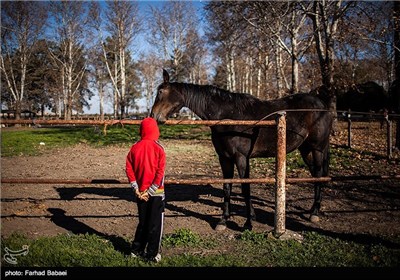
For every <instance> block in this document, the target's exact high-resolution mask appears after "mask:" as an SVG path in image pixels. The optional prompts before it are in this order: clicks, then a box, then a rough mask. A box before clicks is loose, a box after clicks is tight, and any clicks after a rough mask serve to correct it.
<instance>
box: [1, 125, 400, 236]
mask: <svg viewBox="0 0 400 280" xmlns="http://www.w3.org/2000/svg"><path fill="white" fill-rule="evenodd" d="M375 126H377V127H375ZM357 127H359V128H357ZM353 133H354V137H353V141H354V142H353V149H354V150H352V153H351V155H350V156H351V157H352V158H353V157H356V158H358V157H359V164H356V165H354V166H352V165H345V162H346V160H348V157H349V156H348V155H343V158H342V157H340V158H334V159H333V163H332V166H333V167H334V168H333V170H332V172H331V175H333V176H339V175H360V174H364V175H369V174H381V175H395V174H397V175H399V174H400V167H399V166H400V164H399V163H400V160H399V159H400V156H399V154H398V153H395V154H394V156H395V158H394V159H393V160H390V161H387V160H386V159H385V151H386V148H385V140H384V137H385V130H384V129H383V130H381V129H380V128H379V124H373V123H366V124H360V125H359V126H357V125H356V124H353ZM382 135H383V136H382ZM382 139H383V140H382ZM346 141H347V132H346V128H345V124H342V125H341V128H340V130H339V131H338V134H337V135H336V136H335V137H333V139H332V149H333V150H334V149H335V148H337V147H338V146H345V145H346V143H347V142H346ZM161 142H162V144H163V145H164V147H165V149H166V152H167V170H166V179H189V178H196V179H198V178H210V177H212V178H221V171H220V167H219V164H218V160H217V157H216V154H215V152H214V149H213V147H212V144H211V141H208V140H198V141H197V140H162V139H161ZM128 150H129V146H123V147H121V146H120V147H116V146H114V147H105V148H93V147H90V146H88V145H85V144H79V145H76V146H74V147H69V148H64V149H53V150H49V151H46V152H45V153H44V154H43V155H40V156H29V157H28V156H18V157H2V158H1V176H2V177H3V178H54V179H95V178H96V179H108V178H120V179H124V178H125V171H124V168H125V156H126V154H127V152H128ZM342 160H343V162H344V163H343V164H342V163H341V161H342ZM273 174H274V164H273V161H271V162H269V163H268V161H265V162H264V161H262V162H259V161H253V160H252V169H251V177H252V178H262V177H266V176H270V177H273ZM288 176H293V177H296V176H309V173H308V171H307V170H305V169H303V168H295V169H293V170H288ZM232 193H233V194H232V199H231V201H232V214H233V216H232V218H231V220H230V221H229V223H228V229H227V230H225V231H224V232H216V231H215V230H214V227H215V225H216V223H217V221H218V220H219V218H220V216H221V214H222V210H221V207H222V202H223V191H222V185H221V184H208V185H167V186H166V201H167V204H166V212H165V225H164V233H165V234H168V233H172V232H174V230H176V229H180V228H188V229H190V230H191V231H193V232H195V233H198V234H200V235H214V236H225V237H228V238H231V237H232V236H234V235H236V234H238V233H240V232H241V231H242V226H243V225H244V222H245V206H244V201H243V198H242V196H241V189H240V186H239V185H238V184H234V186H233V189H232ZM251 194H252V197H253V200H252V201H253V205H254V207H255V211H256V216H257V220H256V221H255V222H254V224H253V230H254V231H256V232H267V231H271V230H272V229H273V228H274V203H275V202H274V191H273V186H272V185H265V184H264V185H263V184H253V185H252V186H251ZM313 196H314V193H313V185H312V184H309V183H301V184H296V185H294V184H292V185H287V193H286V198H287V200H286V211H287V212H286V228H287V229H289V230H293V231H297V232H301V231H318V232H321V233H324V234H326V235H330V236H336V237H344V238H345V237H348V238H356V239H365V238H391V237H395V238H397V237H399V236H400V180H384V181H374V180H369V181H350V182H335V183H331V184H329V185H328V186H327V187H325V188H323V201H322V211H323V215H322V216H321V220H320V222H318V223H312V222H310V221H309V220H308V215H307V211H308V210H309V209H310V207H311V205H312V203H313ZM133 197H134V196H133V193H132V191H131V189H130V187H129V185H128V184H126V185H125V184H117V185H111V184H104V185H99V184H97V185H67V184H66V185H51V184H43V185H34V184H31V185H28V184H2V186H1V235H2V237H6V236H9V235H10V234H11V233H13V232H22V233H25V234H26V235H28V236H30V237H38V236H53V235H57V234H60V233H65V232H73V233H96V234H99V235H101V236H105V237H111V236H117V237H124V238H127V239H129V240H131V239H132V238H133V234H134V231H135V228H136V225H137V222H138V219H137V209H136V204H135V202H134V201H133Z"/></svg>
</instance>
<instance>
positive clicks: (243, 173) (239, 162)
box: [236, 155, 256, 230]
mask: <svg viewBox="0 0 400 280" xmlns="http://www.w3.org/2000/svg"><path fill="white" fill-rule="evenodd" d="M249 166H250V164H249V159H247V158H246V157H245V156H244V155H238V156H237V157H236V167H237V170H238V174H239V177H240V178H241V179H243V178H249V177H250V168H249ZM242 195H243V197H244V200H245V203H246V215H247V220H246V223H245V224H244V226H243V228H244V229H248V230H252V229H253V226H252V220H253V221H254V220H255V219H256V214H255V212H254V207H253V204H252V202H251V197H250V184H249V183H242Z"/></svg>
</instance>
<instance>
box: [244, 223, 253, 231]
mask: <svg viewBox="0 0 400 280" xmlns="http://www.w3.org/2000/svg"><path fill="white" fill-rule="evenodd" d="M243 230H250V231H251V230H253V225H252V224H251V222H250V221H247V222H246V223H245V224H244V225H243Z"/></svg>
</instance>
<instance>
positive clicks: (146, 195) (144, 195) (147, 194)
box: [139, 190, 149, 201]
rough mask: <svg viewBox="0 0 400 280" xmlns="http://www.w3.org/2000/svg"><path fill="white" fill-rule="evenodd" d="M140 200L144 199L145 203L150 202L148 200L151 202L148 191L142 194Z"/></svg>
mask: <svg viewBox="0 0 400 280" xmlns="http://www.w3.org/2000/svg"><path fill="white" fill-rule="evenodd" d="M139 198H140V199H142V200H144V201H148V200H149V193H148V192H147V190H146V191H144V192H142V193H141V194H140V197H139Z"/></svg>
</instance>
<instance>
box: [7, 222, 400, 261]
mask: <svg viewBox="0 0 400 280" xmlns="http://www.w3.org/2000/svg"><path fill="white" fill-rule="evenodd" d="M303 237H304V240H303V241H302V242H299V241H295V240H288V241H281V240H276V239H274V238H269V237H267V235H265V234H264V233H256V232H252V231H244V232H243V233H241V234H239V235H238V236H237V237H236V238H233V239H231V240H227V239H226V237H219V238H216V237H201V236H199V235H197V234H195V233H193V232H191V230H190V229H177V230H176V231H175V232H174V233H171V234H168V235H165V236H164V238H163V243H162V245H163V253H165V252H168V254H167V255H168V256H166V255H165V254H164V256H163V259H162V260H161V262H160V263H158V264H154V263H147V262H146V261H145V260H143V259H141V258H132V257H130V255H129V254H128V253H127V252H126V251H127V250H128V251H129V245H128V244H129V241H128V240H125V246H126V247H127V248H125V249H124V250H121V248H119V249H116V247H114V245H113V243H112V242H111V241H110V240H108V239H106V238H104V237H99V236H97V235H89V234H84V235H82V234H80V235H74V234H63V235H58V236H54V237H40V238H38V239H29V238H27V237H25V236H24V235H21V234H13V235H11V236H9V237H8V238H2V242H1V252H2V253H4V252H5V248H6V247H7V248H9V249H11V250H19V249H21V248H22V246H23V245H28V246H29V252H28V254H27V255H25V256H17V257H16V258H17V262H18V263H17V264H16V265H13V264H9V263H7V262H6V261H5V260H4V258H3V257H2V266H4V267H13V266H14V267H18V266H24V267H127V266H128V267H146V266H162V267H231V266H233V267H398V266H399V265H400V240H397V241H395V242H394V243H393V242H392V245H390V246H389V245H383V244H381V243H374V242H368V243H357V242H356V241H348V240H342V239H340V238H333V237H328V236H324V235H321V234H318V233H316V232H305V233H303ZM226 248H230V249H229V250H227V249H226ZM123 251H125V252H123ZM174 252H175V253H174Z"/></svg>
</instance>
